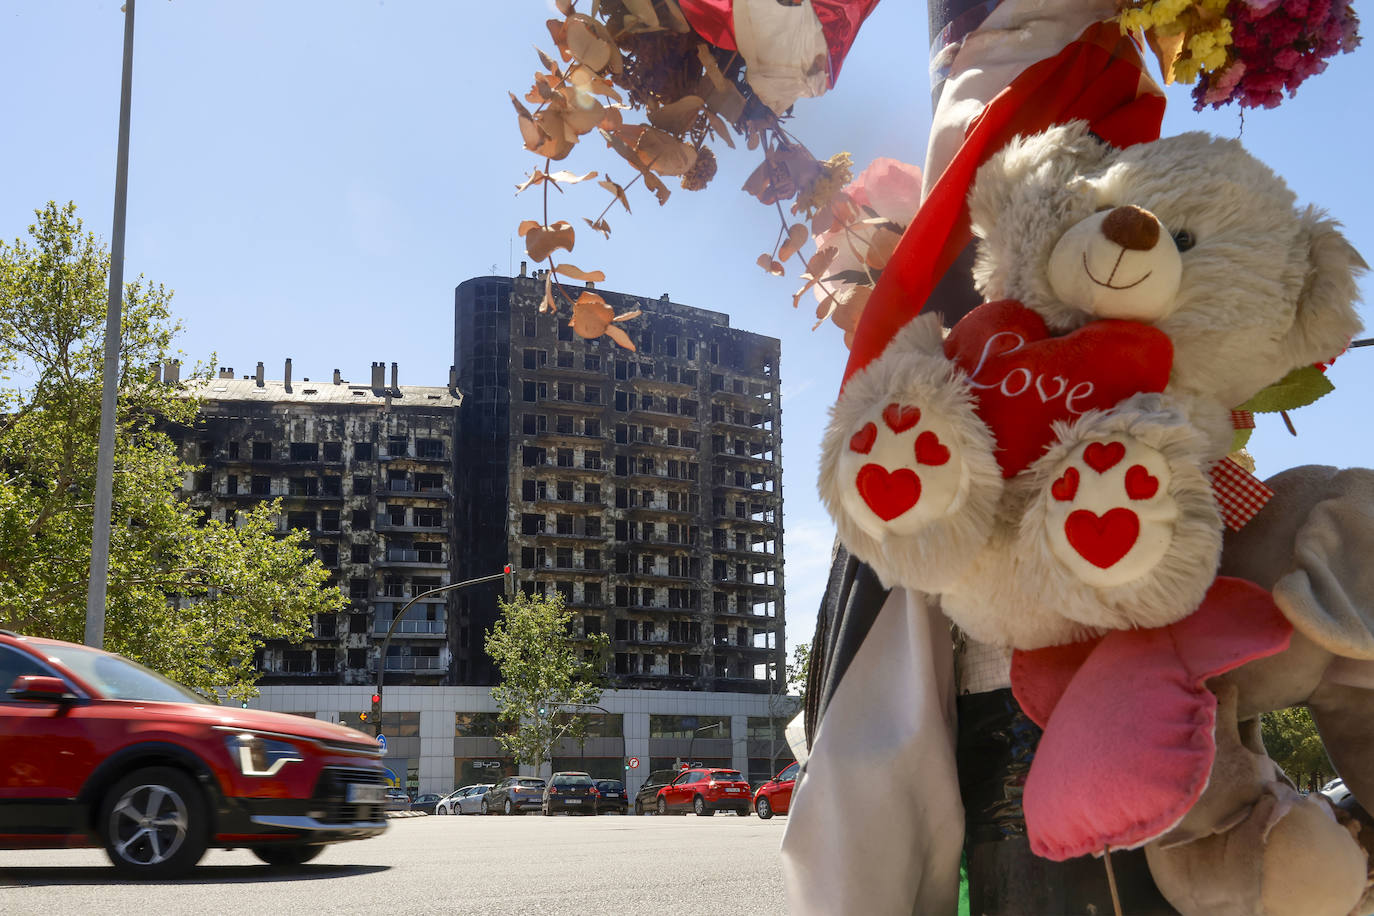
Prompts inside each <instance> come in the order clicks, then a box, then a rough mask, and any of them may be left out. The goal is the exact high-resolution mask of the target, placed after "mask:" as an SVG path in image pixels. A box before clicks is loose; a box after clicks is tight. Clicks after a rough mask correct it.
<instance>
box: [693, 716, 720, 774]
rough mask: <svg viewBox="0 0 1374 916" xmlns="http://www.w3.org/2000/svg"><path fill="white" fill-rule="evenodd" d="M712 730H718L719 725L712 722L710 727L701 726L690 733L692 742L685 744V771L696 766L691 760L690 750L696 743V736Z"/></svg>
mask: <svg viewBox="0 0 1374 916" xmlns="http://www.w3.org/2000/svg"><path fill="white" fill-rule="evenodd" d="M713 728H720V723H719V722H712V723H711V724H710V725H703V726H702V727H701V728H698V729H697V730H696V731H694V732H692V740H691V741H688V742H687V769H689V770H690V769H691V768H692V767H694V766H696V761H695V760H694V759H693V758H692V748H693V746H695V745H696V743H697V735H699V734H701V733H702V732H704V731H710V730H711V729H713Z"/></svg>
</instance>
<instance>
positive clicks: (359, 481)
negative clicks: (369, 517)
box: [353, 477, 372, 496]
mask: <svg viewBox="0 0 1374 916" xmlns="http://www.w3.org/2000/svg"><path fill="white" fill-rule="evenodd" d="M371 492H372V478H371V477H354V478H353V495H354V496H367V495H369V494H371Z"/></svg>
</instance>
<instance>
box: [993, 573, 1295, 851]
mask: <svg viewBox="0 0 1374 916" xmlns="http://www.w3.org/2000/svg"><path fill="white" fill-rule="evenodd" d="M1291 634H1292V627H1291V626H1290V625H1289V624H1288V622H1287V621H1286V620H1284V619H1283V616H1282V615H1281V614H1280V613H1279V611H1278V608H1276V607H1275V606H1274V602H1273V599H1272V598H1271V597H1270V595H1269V593H1268V592H1266V591H1264V590H1263V589H1261V588H1259V587H1257V586H1255V585H1253V584H1251V583H1249V582H1243V581H1241V580H1238V579H1227V578H1221V579H1218V580H1217V581H1216V582H1215V583H1214V584H1213V586H1212V588H1211V590H1210V591H1209V592H1208V593H1207V597H1206V598H1205V599H1204V601H1203V603H1202V606H1201V607H1199V608H1198V610H1197V612H1196V613H1194V614H1192V615H1191V616H1189V617H1187V618H1185V619H1184V620H1181V621H1179V622H1178V623H1175V624H1171V625H1169V626H1167V627H1160V628H1157V629H1153V630H1117V631H1113V632H1111V633H1108V634H1107V635H1106V636H1104V637H1102V639H1101V640H1100V641H1098V642H1097V644H1096V645H1095V646H1094V647H1093V649H1092V650H1091V652H1089V653H1088V654H1087V656H1086V658H1085V659H1084V662H1083V665H1082V667H1081V668H1079V670H1078V672H1077V673H1076V674H1075V675H1074V676H1073V678H1072V679H1071V680H1070V681H1069V682H1068V684H1067V686H1063V662H1064V653H1063V652H1062V651H1061V650H1059V649H1048V650H1037V651H1035V652H1022V651H1017V652H1016V653H1014V654H1013V656H1012V669H1011V678H1012V690H1013V692H1014V693H1015V695H1016V698H1017V700H1018V702H1020V703H1021V704H1022V708H1023V709H1025V710H1026V711H1027V714H1028V715H1031V714H1032V713H1031V710H1035V711H1036V712H1035V715H1043V713H1044V711H1045V710H1046V709H1048V710H1049V717H1048V719H1047V720H1046V721H1045V723H1044V728H1045V734H1044V736H1043V737H1042V738H1041V741H1040V746H1039V747H1038V748H1037V750H1036V754H1035V760H1034V761H1033V762H1032V764H1031V769H1030V774H1029V776H1028V777H1027V779H1026V789H1025V796H1024V799H1023V804H1024V808H1025V812H1026V832H1027V836H1028V837H1029V839H1030V844H1031V851H1032V852H1034V853H1035V854H1036V855H1038V856H1042V857H1044V858H1047V859H1053V860H1055V861H1063V860H1064V859H1070V858H1073V857H1075V856H1081V855H1087V854H1089V853H1100V852H1102V851H1103V850H1104V849H1107V848H1109V847H1110V848H1113V849H1115V848H1126V849H1133V848H1135V847H1137V846H1141V845H1143V844H1144V843H1146V842H1148V841H1150V840H1151V839H1154V838H1155V837H1158V836H1160V835H1161V834H1163V833H1165V832H1167V831H1169V830H1170V829H1172V828H1174V827H1175V826H1176V825H1178V824H1179V822H1180V821H1181V820H1182V818H1183V816H1184V814H1185V813H1187V811H1188V810H1189V809H1190V808H1191V807H1192V806H1193V804H1194V803H1195V802H1196V801H1197V800H1198V798H1199V796H1200V795H1201V794H1202V791H1203V789H1204V788H1205V787H1206V785H1207V780H1208V776H1209V774H1210V773H1211V770H1212V763H1213V760H1214V756H1215V745H1214V738H1213V727H1214V725H1215V715H1216V704H1217V701H1216V697H1215V695H1213V694H1212V692H1211V691H1209V690H1208V689H1207V687H1206V686H1205V684H1206V681H1207V680H1208V679H1209V678H1211V677H1214V676H1216V675H1218V674H1221V673H1223V672H1225V671H1229V670H1231V669H1232V668H1235V667H1238V666H1240V665H1243V664H1245V663H1246V662H1247V661H1250V660H1252V659H1255V658H1262V657H1264V656H1268V655H1272V654H1274V653H1276V652H1280V651H1282V650H1283V649H1284V648H1286V647H1287V646H1288V640H1289V636H1290V635H1291ZM1041 653H1046V657H1047V658H1049V659H1050V661H1051V662H1052V664H1051V666H1050V676H1049V677H1047V678H1042V677H1041V668H1042V666H1041V665H1040V664H1039V662H1040V657H1041ZM1061 687H1062V693H1060V695H1059V697H1058V700H1057V702H1056V701H1055V700H1054V697H1053V693H1054V691H1056V690H1059V689H1060V688H1061Z"/></svg>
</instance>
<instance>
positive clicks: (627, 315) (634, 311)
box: [611, 309, 644, 321]
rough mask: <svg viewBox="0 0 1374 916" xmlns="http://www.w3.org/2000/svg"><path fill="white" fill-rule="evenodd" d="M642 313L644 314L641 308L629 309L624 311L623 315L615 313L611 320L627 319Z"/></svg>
mask: <svg viewBox="0 0 1374 916" xmlns="http://www.w3.org/2000/svg"><path fill="white" fill-rule="evenodd" d="M643 314H644V312H643V310H641V309H631V310H630V311H628V312H625V313H624V314H623V315H616V316H615V317H614V318H612V319H611V320H612V321H629V320H630V319H631V318H638V317H639V316H640V315H643Z"/></svg>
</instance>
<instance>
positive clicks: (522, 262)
mask: <svg viewBox="0 0 1374 916" xmlns="http://www.w3.org/2000/svg"><path fill="white" fill-rule="evenodd" d="M524 275H525V262H524V261H521V262H520V276H522V277H523V276H524Z"/></svg>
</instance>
